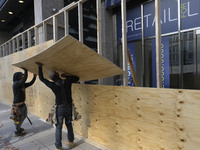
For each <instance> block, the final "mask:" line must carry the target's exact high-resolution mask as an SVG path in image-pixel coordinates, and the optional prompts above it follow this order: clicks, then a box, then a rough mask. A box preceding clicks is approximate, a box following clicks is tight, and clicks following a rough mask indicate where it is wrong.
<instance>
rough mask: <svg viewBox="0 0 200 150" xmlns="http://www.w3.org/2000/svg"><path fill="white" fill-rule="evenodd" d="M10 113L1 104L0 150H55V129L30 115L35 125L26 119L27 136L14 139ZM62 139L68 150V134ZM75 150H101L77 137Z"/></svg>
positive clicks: (24, 124)
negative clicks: (66, 143)
mask: <svg viewBox="0 0 200 150" xmlns="http://www.w3.org/2000/svg"><path fill="white" fill-rule="evenodd" d="M9 112H10V106H8V105H6V104H4V103H1V102H0V150H55V145H54V143H55V128H54V127H52V126H50V125H48V124H46V123H45V122H44V121H42V120H41V119H40V118H38V117H36V116H33V115H30V114H29V115H28V116H29V118H30V120H31V121H32V123H33V125H30V123H29V122H28V120H27V119H25V121H24V123H23V124H22V127H23V128H24V129H25V130H26V132H27V134H26V135H25V136H22V137H14V124H13V121H12V120H10V119H9V117H10V115H9ZM63 131H66V129H65V128H64V129H63ZM62 137H63V140H62V143H63V150H68V149H69V148H68V147H67V146H66V145H65V141H66V139H67V133H66V132H63V136H62ZM6 147H7V148H6ZM8 147H9V148H8ZM73 150H101V149H100V148H97V147H95V146H93V145H91V144H89V143H86V142H85V141H83V140H81V139H79V138H77V137H75V148H73Z"/></svg>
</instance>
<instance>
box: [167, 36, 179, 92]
mask: <svg viewBox="0 0 200 150" xmlns="http://www.w3.org/2000/svg"><path fill="white" fill-rule="evenodd" d="M169 60H170V88H179V78H180V67H179V47H178V34H174V35H170V36H169Z"/></svg>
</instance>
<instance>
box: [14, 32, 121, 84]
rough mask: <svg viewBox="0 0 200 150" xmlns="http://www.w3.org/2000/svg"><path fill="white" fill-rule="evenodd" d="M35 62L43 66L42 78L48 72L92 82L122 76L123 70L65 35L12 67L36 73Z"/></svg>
mask: <svg viewBox="0 0 200 150" xmlns="http://www.w3.org/2000/svg"><path fill="white" fill-rule="evenodd" d="M35 62H40V63H42V64H43V65H44V76H46V77H47V74H48V71H49V70H57V71H58V72H65V73H68V74H71V75H76V76H78V77H79V78H80V81H87V80H94V79H99V78H106V77H111V76H115V75H119V74H123V70H122V69H121V68H119V67H117V66H116V65H115V64H113V63H112V62H110V61H109V60H107V59H106V58H104V57H102V56H100V55H99V54H97V53H96V52H94V51H93V50H92V49H90V48H89V47H87V46H86V45H84V44H82V43H81V42H79V41H77V40H76V39H75V38H73V37H71V36H70V35H67V36H66V37H64V38H62V39H61V40H59V41H58V42H56V43H55V44H54V45H52V46H51V47H49V48H47V49H45V50H44V51H42V52H40V53H38V54H36V55H34V56H32V57H30V58H28V59H25V60H23V59H22V60H21V61H20V62H16V63H14V64H13V65H14V66H17V67H24V68H27V69H28V70H29V71H30V72H33V73H36V74H37V73H38V70H37V65H36V64H35Z"/></svg>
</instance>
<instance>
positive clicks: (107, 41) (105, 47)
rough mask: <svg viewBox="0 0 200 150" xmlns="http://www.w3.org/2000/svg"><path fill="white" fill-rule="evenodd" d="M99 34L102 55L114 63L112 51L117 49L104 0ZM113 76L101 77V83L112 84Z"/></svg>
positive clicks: (110, 19) (112, 22)
mask: <svg viewBox="0 0 200 150" xmlns="http://www.w3.org/2000/svg"><path fill="white" fill-rule="evenodd" d="M100 17H101V20H102V21H101V32H102V33H101V35H102V41H101V42H102V56H103V57H105V58H107V59H108V60H110V61H111V62H113V63H116V58H115V57H114V51H117V49H116V48H114V46H115V44H114V43H115V37H114V30H113V29H114V28H115V24H114V21H112V20H113V14H112V12H111V11H108V10H107V9H106V8H105V1H104V2H102V3H101V16H100ZM114 83H115V80H114V77H110V78H105V79H103V83H102V84H103V85H113V84H114Z"/></svg>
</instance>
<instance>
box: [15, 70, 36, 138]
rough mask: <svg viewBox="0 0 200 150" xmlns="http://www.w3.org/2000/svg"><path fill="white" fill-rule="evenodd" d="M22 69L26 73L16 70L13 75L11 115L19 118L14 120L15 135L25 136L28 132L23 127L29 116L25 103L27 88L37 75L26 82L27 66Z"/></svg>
mask: <svg viewBox="0 0 200 150" xmlns="http://www.w3.org/2000/svg"><path fill="white" fill-rule="evenodd" d="M22 69H23V70H24V74H23V73H22V72H15V73H14V75H13V86H12V88H13V95H14V97H13V98H14V99H13V106H12V109H11V115H12V116H14V117H16V118H17V121H15V122H14V124H15V136H23V135H25V134H26V132H25V131H24V129H23V128H21V125H22V123H23V122H24V119H25V118H26V117H27V107H26V104H25V99H26V92H25V89H26V88H27V87H29V86H31V85H32V84H33V83H34V82H35V80H36V75H35V74H34V76H33V79H32V80H31V81H30V82H28V83H25V82H26V79H27V77H28V73H27V72H28V71H27V70H26V69H25V68H22ZM12 110H14V111H12ZM11 119H12V118H11Z"/></svg>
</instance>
